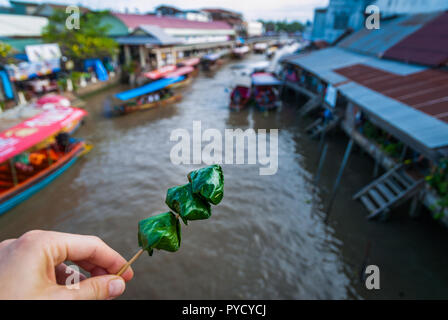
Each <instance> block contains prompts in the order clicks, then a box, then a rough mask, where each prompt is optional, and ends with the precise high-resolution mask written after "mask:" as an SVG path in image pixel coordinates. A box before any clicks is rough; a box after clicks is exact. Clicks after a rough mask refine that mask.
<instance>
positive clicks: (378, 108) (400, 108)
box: [338, 82, 448, 149]
mask: <svg viewBox="0 0 448 320" xmlns="http://www.w3.org/2000/svg"><path fill="white" fill-rule="evenodd" d="M338 90H340V91H341V92H342V94H344V95H345V96H346V97H347V98H348V99H350V100H352V101H353V102H355V103H356V104H357V105H359V106H360V107H361V108H362V109H364V110H366V111H367V112H370V113H371V114H373V115H374V116H375V117H377V118H379V119H381V120H382V121H383V122H384V123H386V124H388V125H389V126H390V128H391V130H390V131H393V132H392V133H393V134H394V135H396V136H397V137H399V138H400V137H403V135H404V136H408V137H410V138H412V139H413V140H414V141H415V142H416V143H417V144H418V146H422V147H423V148H427V149H438V148H443V147H446V146H448V124H446V123H445V122H442V121H439V120H437V119H436V118H434V117H432V116H429V115H427V114H425V113H423V112H420V111H419V110H417V109H414V108H410V107H409V106H407V105H405V104H404V103H401V102H399V101H397V100H394V99H392V98H389V97H387V96H385V95H383V94H381V93H378V92H375V91H373V90H371V89H369V88H366V87H364V86H362V85H359V84H357V83H355V82H350V83H347V84H343V85H341V86H339V87H338Z"/></svg>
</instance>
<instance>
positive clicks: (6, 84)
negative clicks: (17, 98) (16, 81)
mask: <svg viewBox="0 0 448 320" xmlns="http://www.w3.org/2000/svg"><path fill="white" fill-rule="evenodd" d="M0 79H1V80H2V84H3V90H4V91H5V96H6V98H8V99H14V91H13V89H12V85H11V81H9V76H8V74H7V73H6V71H4V70H0Z"/></svg>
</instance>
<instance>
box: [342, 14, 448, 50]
mask: <svg viewBox="0 0 448 320" xmlns="http://www.w3.org/2000/svg"><path fill="white" fill-rule="evenodd" d="M440 14H441V12H435V13H426V14H416V15H407V16H401V17H398V18H395V19H392V20H386V21H381V27H380V29H378V30H368V29H366V28H362V29H361V30H359V31H358V32H356V33H354V34H352V35H350V36H348V37H347V38H346V39H344V40H343V41H341V43H339V45H338V46H339V47H341V48H346V49H350V50H353V51H357V52H360V53H364V54H370V55H374V56H378V57H381V56H382V55H383V54H384V52H386V51H387V50H388V49H390V48H391V47H393V46H394V45H395V44H397V43H398V42H400V41H401V40H403V39H404V38H406V37H407V36H409V35H410V34H412V33H414V32H416V31H417V30H419V29H420V28H421V27H422V26H424V25H425V24H426V23H427V22H429V21H431V20H433V19H434V18H436V17H438V16H440Z"/></svg>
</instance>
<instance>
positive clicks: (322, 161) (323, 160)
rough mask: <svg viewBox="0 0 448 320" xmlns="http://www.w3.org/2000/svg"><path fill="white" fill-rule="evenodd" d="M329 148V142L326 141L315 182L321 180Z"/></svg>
mask: <svg viewBox="0 0 448 320" xmlns="http://www.w3.org/2000/svg"><path fill="white" fill-rule="evenodd" d="M327 150H328V143H326V144H325V145H324V148H323V150H322V153H321V156H320V159H319V165H318V167H317V172H316V177H315V178H314V183H315V184H317V183H318V182H319V179H320V174H321V171H322V167H323V165H324V162H325V158H326V156H327Z"/></svg>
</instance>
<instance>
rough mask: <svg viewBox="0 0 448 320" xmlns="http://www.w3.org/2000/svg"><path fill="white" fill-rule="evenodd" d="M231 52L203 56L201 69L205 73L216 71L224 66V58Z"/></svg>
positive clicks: (225, 51)
mask: <svg viewBox="0 0 448 320" xmlns="http://www.w3.org/2000/svg"><path fill="white" fill-rule="evenodd" d="M229 52H230V51H229V50H221V51H219V52H216V53H210V54H206V55H204V56H202V58H201V67H202V70H203V71H216V70H217V69H218V68H219V67H220V66H222V65H223V64H224V57H226V56H227V55H228V54H229Z"/></svg>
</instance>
